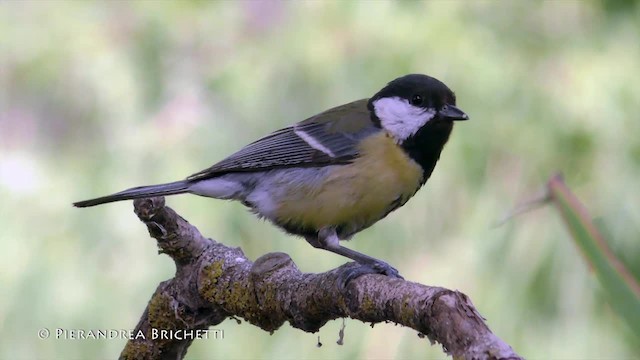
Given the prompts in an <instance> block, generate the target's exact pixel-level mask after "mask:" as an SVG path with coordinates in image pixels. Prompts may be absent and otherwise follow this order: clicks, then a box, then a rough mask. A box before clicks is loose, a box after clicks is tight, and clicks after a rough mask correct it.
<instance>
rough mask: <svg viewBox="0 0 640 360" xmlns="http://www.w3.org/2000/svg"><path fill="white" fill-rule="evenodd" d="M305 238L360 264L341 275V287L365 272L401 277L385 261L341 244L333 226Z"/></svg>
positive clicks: (313, 243) (319, 247)
mask: <svg viewBox="0 0 640 360" xmlns="http://www.w3.org/2000/svg"><path fill="white" fill-rule="evenodd" d="M306 240H307V242H308V243H309V244H311V245H312V246H313V247H315V248H318V249H324V250H328V251H331V252H332V253H335V254H338V255H342V256H345V257H348V258H349V259H351V260H354V261H356V262H357V263H358V264H360V266H359V267H357V268H353V269H351V270H350V271H349V272H348V273H347V274H345V276H343V277H342V279H341V281H340V282H341V285H342V286H343V287H345V286H346V285H347V284H348V283H349V282H350V281H351V280H353V279H355V278H358V277H360V276H362V275H365V274H382V275H386V276H390V277H396V278H400V279H402V276H400V274H399V273H398V270H396V269H395V268H394V267H393V266H391V265H389V264H387V263H386V262H384V261H382V260H378V259H376V258H373V257H371V256H368V255H365V254H363V253H360V252H358V251H355V250H351V249H349V248H346V247H344V246H341V245H340V238H338V234H337V233H336V230H335V229H334V228H323V229H321V230H320V231H319V232H318V236H317V237H306Z"/></svg>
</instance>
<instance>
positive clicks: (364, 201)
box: [276, 132, 423, 232]
mask: <svg viewBox="0 0 640 360" xmlns="http://www.w3.org/2000/svg"><path fill="white" fill-rule="evenodd" d="M359 152H360V156H359V157H358V158H356V159H355V160H354V161H353V162H352V163H351V164H347V165H342V166H335V167H333V168H332V169H331V171H330V172H329V173H328V175H327V177H326V178H325V180H324V181H323V182H321V183H322V184H321V185H320V186H313V187H305V188H298V189H296V191H292V192H291V193H290V194H287V196H286V197H285V198H284V199H281V202H280V203H279V206H278V209H277V210H276V218H277V220H278V221H284V222H290V223H295V224H298V225H301V226H303V227H305V228H314V229H320V228H322V227H325V226H330V225H335V226H337V225H346V226H347V227H348V228H352V229H353V231H354V232H355V231H358V230H360V229H361V228H363V227H367V226H369V225H371V224H373V223H374V222H376V221H377V220H379V219H380V217H382V216H383V215H384V214H385V213H386V212H387V211H388V209H389V207H390V206H391V205H392V204H393V202H394V201H396V200H397V199H398V198H401V200H400V201H401V203H404V202H405V201H407V200H408V199H409V198H410V197H411V196H413V194H415V192H416V191H417V190H418V188H419V186H420V182H421V180H422V176H423V171H422V167H420V165H418V164H417V163H416V162H415V161H413V160H412V159H411V158H410V157H409V156H408V155H407V154H406V153H405V152H404V151H403V150H402V149H401V148H400V147H399V146H398V145H397V144H396V143H395V142H394V140H393V139H392V138H391V137H390V136H389V135H387V134H386V133H384V132H381V133H380V134H377V135H374V136H371V137H369V138H367V139H365V140H364V141H363V142H362V144H360V147H359Z"/></svg>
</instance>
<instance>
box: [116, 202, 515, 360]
mask: <svg viewBox="0 0 640 360" xmlns="http://www.w3.org/2000/svg"><path fill="white" fill-rule="evenodd" d="M134 208H135V213H136V214H137V215H138V217H139V218H140V220H142V222H144V223H145V224H146V225H147V228H148V229H149V234H150V235H151V236H152V237H153V238H155V239H156V240H157V242H158V247H159V248H160V253H164V254H167V255H169V256H171V258H173V260H174V261H175V263H176V267H177V270H176V275H175V277H174V278H173V279H170V280H167V281H164V282H162V283H160V285H159V286H158V288H157V289H156V291H155V293H154V294H153V296H152V297H151V300H150V301H149V304H148V305H147V308H146V309H145V311H144V314H143V315H142V317H141V318H140V321H139V322H138V325H137V326H136V329H135V330H134V332H133V336H134V337H135V338H134V339H131V340H129V342H128V343H127V344H126V346H125V348H124V350H123V351H122V353H121V354H120V358H121V359H141V358H145V359H151V358H153V359H182V358H183V357H184V356H185V354H186V352H187V349H188V347H189V345H191V343H192V341H193V340H194V339H195V338H198V337H203V336H204V335H206V336H211V334H207V333H206V332H205V330H206V329H208V328H209V327H210V326H212V325H217V324H219V323H221V322H222V321H224V320H225V319H226V318H228V317H241V318H244V319H245V320H246V321H248V322H250V323H251V324H253V325H256V326H258V327H260V328H261V329H263V330H265V331H269V332H273V331H275V330H277V329H278V328H279V327H280V326H281V325H282V324H283V323H284V322H285V321H288V322H289V323H290V324H291V325H292V326H293V327H295V328H298V329H301V330H303V331H307V332H316V331H318V330H319V329H320V328H321V327H322V326H323V325H324V324H326V323H327V322H328V321H330V320H333V319H337V318H343V317H350V318H353V319H357V320H360V321H363V322H370V323H378V322H386V321H391V322H394V323H398V324H402V325H404V326H407V327H410V328H412V329H414V330H416V331H418V332H419V333H420V334H424V335H425V336H427V337H428V338H429V339H430V340H431V341H432V342H438V343H440V344H442V346H443V348H444V350H445V352H447V353H448V354H450V355H453V356H454V357H455V358H467V359H487V358H489V359H520V357H519V356H518V355H517V354H516V353H515V352H514V351H513V349H511V347H510V346H509V345H507V344H506V343H504V342H503V341H502V340H501V339H499V338H498V337H497V336H495V335H494V334H493V333H492V332H491V330H490V329H489V328H488V327H487V325H486V324H485V322H484V320H483V318H482V316H481V315H480V314H479V313H478V311H477V310H476V309H475V308H474V306H473V304H472V303H471V300H469V298H468V297H467V296H466V295H464V294H463V293H461V292H458V291H452V290H447V289H444V288H440V287H431V286H425V285H421V284H417V283H412V282H408V281H404V280H400V279H392V278H388V277H386V276H382V275H364V276H361V277H359V278H357V279H355V280H353V281H351V282H350V283H349V284H348V286H347V287H346V289H341V288H340V286H339V285H338V283H339V280H338V279H339V278H340V275H341V274H342V273H343V272H344V271H347V270H349V269H350V268H352V267H354V266H357V264H354V263H348V264H345V265H343V266H340V267H338V268H336V269H334V270H331V271H328V272H325V273H321V274H303V273H301V272H300V270H298V268H297V267H296V265H295V263H294V262H293V261H292V260H291V258H290V257H289V256H288V255H286V254H284V253H269V254H266V255H264V256H262V257H260V258H258V259H257V260H256V261H255V262H253V263H252V262H251V261H249V260H248V259H247V258H246V257H245V256H244V254H243V253H242V251H241V250H240V249H239V248H230V247H227V246H225V245H222V244H220V243H217V242H215V241H213V240H211V239H207V238H205V237H203V236H202V234H200V232H199V231H198V230H197V229H196V228H195V227H193V226H192V225H190V224H189V223H188V222H187V221H186V220H185V219H183V218H182V217H180V216H179V215H178V214H177V213H176V212H175V211H173V210H172V209H171V208H168V207H165V206H164V198H161V197H159V198H152V199H142V200H136V201H134ZM163 331H164V332H163ZM163 335H164V336H163Z"/></svg>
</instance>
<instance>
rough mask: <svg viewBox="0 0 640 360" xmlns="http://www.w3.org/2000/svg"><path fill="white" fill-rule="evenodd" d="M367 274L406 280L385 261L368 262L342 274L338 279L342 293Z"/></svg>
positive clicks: (357, 264)
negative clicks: (352, 282)
mask: <svg viewBox="0 0 640 360" xmlns="http://www.w3.org/2000/svg"><path fill="white" fill-rule="evenodd" d="M367 274H380V275H385V276H388V277H391V278H397V279H401V280H404V278H403V277H402V276H400V273H399V272H398V270H396V268H394V267H393V266H391V265H389V264H387V263H386V262H384V261H380V260H377V261H375V262H367V263H365V264H362V263H356V266H353V267H351V268H349V269H347V270H346V271H344V272H342V274H341V275H340V277H339V278H338V284H339V286H340V289H341V290H342V291H344V290H346V288H347V285H349V283H350V282H351V281H353V280H355V279H357V278H359V277H360V276H362V275H367Z"/></svg>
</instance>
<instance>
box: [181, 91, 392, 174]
mask: <svg viewBox="0 0 640 360" xmlns="http://www.w3.org/2000/svg"><path fill="white" fill-rule="evenodd" d="M366 102H367V99H363V100H358V101H355V102H352V103H349V104H346V105H342V106H339V107H336V108H333V109H330V110H327V111H325V112H324V113H321V114H318V115H316V116H314V117H311V118H309V119H307V120H305V121H302V122H300V123H298V124H296V125H294V126H291V127H287V128H284V129H280V130H278V131H275V132H273V133H271V134H269V135H267V136H265V137H263V138H261V139H259V140H257V141H254V142H252V143H250V144H249V145H247V146H245V147H244V148H242V149H240V150H239V151H238V152H236V153H234V154H232V155H231V156H229V157H227V158H226V159H224V160H222V161H220V162H218V163H217V164H215V165H213V166H211V167H209V168H207V169H204V170H202V171H200V172H198V173H195V174H193V175H191V176H189V177H188V178H187V179H188V180H201V179H207V178H210V177H215V176H218V175H221V174H226V173H230V172H246V171H260V170H266V169H272V168H284V167H299V166H326V165H331V164H341V163H347V162H349V161H351V160H352V159H353V158H354V157H356V156H357V155H358V144H359V142H360V140H361V139H362V138H364V137H366V136H369V135H371V134H373V133H375V132H378V131H380V129H379V128H377V127H375V126H374V125H373V123H372V122H371V121H370V119H369V116H370V115H369V111H368V110H367V107H366ZM325 116H331V119H332V121H330V122H327V121H326V119H327V118H326V117H325ZM323 120H325V121H323ZM300 132H302V134H300ZM301 135H302V136H301ZM323 150H325V151H323Z"/></svg>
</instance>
